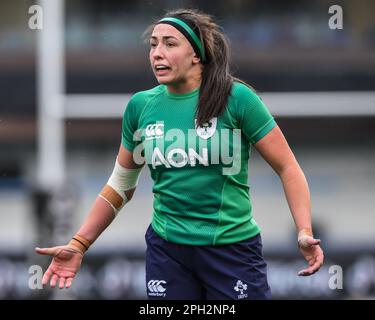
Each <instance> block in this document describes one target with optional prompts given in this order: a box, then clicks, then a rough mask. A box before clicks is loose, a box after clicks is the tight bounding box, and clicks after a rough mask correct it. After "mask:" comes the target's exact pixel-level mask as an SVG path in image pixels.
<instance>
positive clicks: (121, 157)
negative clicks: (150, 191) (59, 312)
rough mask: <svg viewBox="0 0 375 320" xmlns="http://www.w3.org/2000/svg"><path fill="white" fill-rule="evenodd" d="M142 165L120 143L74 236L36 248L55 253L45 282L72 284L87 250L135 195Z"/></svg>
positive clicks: (67, 285) (60, 285)
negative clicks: (107, 174)
mask: <svg viewBox="0 0 375 320" xmlns="http://www.w3.org/2000/svg"><path fill="white" fill-rule="evenodd" d="M141 169H142V166H139V165H137V164H136V163H135V162H134V160H133V153H132V152H130V151H128V150H127V149H126V148H124V147H123V145H121V146H120V149H119V153H118V156H117V159H116V163H115V168H114V170H113V172H112V175H111V176H110V178H109V180H108V182H107V184H106V185H105V186H104V188H103V190H102V191H101V193H100V194H99V195H98V197H97V198H96V199H95V201H94V204H93V206H92V208H91V210H90V212H89V214H88V215H87V217H86V219H85V221H84V222H83V224H82V225H81V227H80V228H79V230H78V231H77V233H76V234H75V236H74V237H73V238H72V240H71V241H70V242H69V243H68V244H67V245H64V246H57V247H51V248H36V252H37V253H39V254H45V255H50V256H52V257H53V259H52V262H51V264H50V265H49V267H48V269H47V271H46V272H45V273H44V275H43V280H42V283H43V285H45V284H47V283H48V281H50V285H51V287H55V286H56V283H57V282H59V288H60V289H61V288H64V286H65V287H66V288H69V287H70V286H71V284H72V282H73V279H74V277H75V275H76V273H77V272H78V270H79V268H80V266H81V262H82V259H83V255H84V253H85V251H87V249H88V248H89V247H90V245H91V244H92V243H93V242H94V241H95V240H96V239H97V238H98V237H99V235H100V234H101V233H102V232H103V231H104V230H105V229H106V228H107V227H108V226H109V225H110V224H111V222H112V221H113V220H114V218H115V216H116V215H117V213H118V212H119V211H120V210H121V208H122V207H123V206H124V205H125V204H126V203H127V202H128V201H130V199H131V198H132V197H133V194H134V191H135V189H136V185H137V183H138V178H139V174H140V171H141Z"/></svg>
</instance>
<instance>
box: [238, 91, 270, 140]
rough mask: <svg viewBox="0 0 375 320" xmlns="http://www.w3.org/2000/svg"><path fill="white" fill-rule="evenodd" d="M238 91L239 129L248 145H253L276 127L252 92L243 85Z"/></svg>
mask: <svg viewBox="0 0 375 320" xmlns="http://www.w3.org/2000/svg"><path fill="white" fill-rule="evenodd" d="M244 87H245V88H244ZM238 91H239V95H240V96H239V99H238V112H239V120H240V121H239V122H240V127H241V130H242V133H243V135H244V136H245V137H246V139H247V140H248V141H249V143H251V144H254V143H256V142H258V141H259V140H260V139H262V138H263V137H264V136H265V135H266V134H267V133H268V132H270V131H271V130H272V129H273V128H274V127H275V126H276V122H275V120H274V118H273V116H272V115H271V113H270V111H269V110H268V108H267V107H266V105H265V104H264V103H263V101H262V100H261V99H260V98H259V96H258V95H257V94H256V93H255V92H254V91H252V90H251V89H250V88H248V87H246V86H244V85H242V88H241V90H238Z"/></svg>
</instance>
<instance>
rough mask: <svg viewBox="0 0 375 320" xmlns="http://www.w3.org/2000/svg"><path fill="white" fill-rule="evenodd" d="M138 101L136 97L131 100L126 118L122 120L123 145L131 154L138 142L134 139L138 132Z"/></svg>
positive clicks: (125, 114) (126, 110)
mask: <svg viewBox="0 0 375 320" xmlns="http://www.w3.org/2000/svg"><path fill="white" fill-rule="evenodd" d="M136 107H137V106H136V100H135V99H134V96H133V97H132V98H131V99H130V101H129V103H128V105H127V106H126V109H125V111H124V116H123V118H122V137H121V143H122V145H123V146H124V147H125V148H126V149H128V150H129V151H130V152H133V150H134V148H135V147H136V145H137V143H138V141H135V139H134V133H135V132H136V131H137V129H138V128H137V126H138V119H137V112H136V111H137V110H136Z"/></svg>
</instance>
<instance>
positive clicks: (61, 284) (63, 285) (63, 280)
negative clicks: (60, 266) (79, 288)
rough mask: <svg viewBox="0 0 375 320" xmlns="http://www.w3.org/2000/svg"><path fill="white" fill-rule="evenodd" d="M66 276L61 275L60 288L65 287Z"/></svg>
mask: <svg viewBox="0 0 375 320" xmlns="http://www.w3.org/2000/svg"><path fill="white" fill-rule="evenodd" d="M65 280H66V279H65V278H63V277H60V281H59V288H60V289H63V288H64V287H65Z"/></svg>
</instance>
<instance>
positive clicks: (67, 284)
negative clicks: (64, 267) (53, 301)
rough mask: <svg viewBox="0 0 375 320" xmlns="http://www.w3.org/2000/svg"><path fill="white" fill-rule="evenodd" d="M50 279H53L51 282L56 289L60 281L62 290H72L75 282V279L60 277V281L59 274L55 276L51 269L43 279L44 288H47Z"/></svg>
mask: <svg viewBox="0 0 375 320" xmlns="http://www.w3.org/2000/svg"><path fill="white" fill-rule="evenodd" d="M51 276H52V277H51ZM50 279H51V281H50V286H51V288H54V287H56V284H57V281H59V288H60V289H63V288H64V287H65V288H70V287H71V285H72V282H73V278H64V277H60V279H59V276H58V275H57V274H54V273H53V272H52V271H51V270H50V269H48V270H47V271H46V272H45V273H44V275H43V279H42V284H43V286H45V285H46V284H47V283H48V281H49V280H50Z"/></svg>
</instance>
